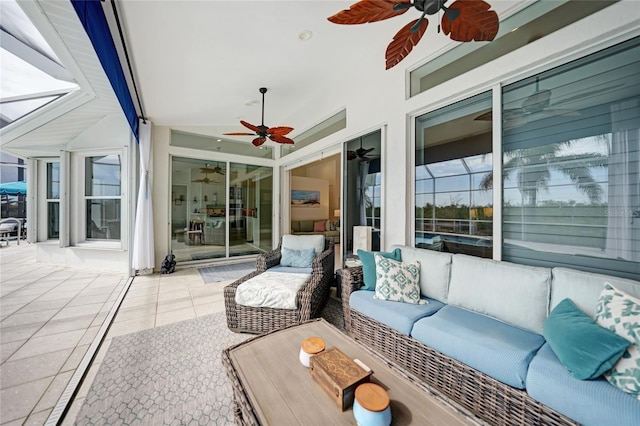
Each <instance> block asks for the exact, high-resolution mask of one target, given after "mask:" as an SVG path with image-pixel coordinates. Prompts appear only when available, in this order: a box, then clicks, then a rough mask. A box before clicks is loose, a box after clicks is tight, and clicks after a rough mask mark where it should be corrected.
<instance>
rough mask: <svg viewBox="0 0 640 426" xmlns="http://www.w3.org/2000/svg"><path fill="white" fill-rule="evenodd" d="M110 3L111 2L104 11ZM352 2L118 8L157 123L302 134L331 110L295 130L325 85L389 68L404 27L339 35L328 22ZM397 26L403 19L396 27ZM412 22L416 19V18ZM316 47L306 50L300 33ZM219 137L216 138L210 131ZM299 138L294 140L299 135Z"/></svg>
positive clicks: (350, 29)
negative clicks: (389, 49)
mask: <svg viewBox="0 0 640 426" xmlns="http://www.w3.org/2000/svg"><path fill="white" fill-rule="evenodd" d="M107 3H108V2H107ZM352 3H353V2H352V1H299V0H298V1H117V2H116V5H117V8H118V13H119V15H120V18H121V21H122V23H123V26H124V32H125V36H126V44H127V48H128V50H129V55H130V57H131V58H133V60H132V62H133V64H132V66H133V69H134V72H135V78H136V81H137V83H138V86H139V90H140V92H141V98H142V103H143V109H144V113H145V115H146V116H147V117H149V118H150V119H151V120H152V122H154V124H158V125H172V126H213V127H219V129H218V131H221V132H224V131H239V130H241V129H244V128H243V127H241V126H240V124H239V123H238V121H239V120H240V119H244V120H246V121H249V122H251V123H253V124H256V125H257V124H260V118H261V117H260V116H261V112H260V108H261V102H260V99H261V95H260V93H259V91H258V89H259V88H260V87H267V89H268V92H267V94H266V97H265V105H266V107H265V124H266V125H267V126H280V125H289V126H292V127H294V128H295V129H297V131H302V130H303V129H304V128H306V127H308V126H310V125H311V124H315V123H316V122H318V121H320V120H321V119H322V118H324V116H326V114H327V113H328V111H318V112H317V114H315V115H314V114H311V115H309V116H308V117H307V119H308V122H306V123H303V122H300V121H298V122H291V117H293V116H294V115H295V114H294V112H295V111H296V110H297V109H298V108H299V107H300V104H302V103H307V101H308V100H309V99H314V98H316V97H321V96H322V95H323V93H324V92H326V89H327V87H328V86H331V85H336V84H346V85H348V84H350V83H351V82H354V81H356V80H357V79H358V78H359V74H360V73H362V72H367V70H373V69H378V70H380V69H384V51H385V49H386V45H387V44H388V43H389V42H390V41H391V39H392V37H393V34H395V32H396V31H398V30H399V29H400V28H401V27H402V26H403V25H404V21H407V22H408V19H407V18H405V19H401V20H400V21H396V20H395V19H393V20H388V21H386V22H379V23H376V24H368V25H360V26H341V25H336V24H333V23H331V22H329V21H328V20H327V17H329V16H331V15H333V14H335V13H337V12H338V11H340V10H342V9H344V8H348V7H349V5H350V4H352ZM396 19H400V18H396ZM414 19H415V18H414ZM305 30H310V31H311V32H312V33H313V36H312V38H311V39H309V40H307V41H302V40H300V38H299V35H300V33H301V32H303V31H305ZM210 131H214V132H215V129H213V130H212V129H210ZM295 133H296V132H295V131H294V133H293V134H295Z"/></svg>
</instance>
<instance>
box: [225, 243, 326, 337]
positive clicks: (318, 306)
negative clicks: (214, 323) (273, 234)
mask: <svg viewBox="0 0 640 426" xmlns="http://www.w3.org/2000/svg"><path fill="white" fill-rule="evenodd" d="M281 250H282V238H280V242H279V244H278V247H276V248H275V249H274V250H271V251H270V252H267V253H262V254H260V255H258V258H257V259H256V270H255V271H254V272H252V273H250V274H249V275H246V276H244V277H242V278H240V279H239V280H237V281H235V282H233V283H232V284H229V285H228V286H226V287H225V288H224V305H225V311H226V314H227V326H228V327H229V329H230V330H231V331H234V332H236V333H253V334H262V333H267V332H269V331H272V330H275V329H279V328H283V327H287V326H290V325H294V324H299V323H301V322H303V321H307V320H309V319H311V318H317V317H319V316H320V312H321V311H322V308H323V307H324V305H325V303H326V302H327V299H328V297H329V293H330V289H331V283H332V282H333V279H334V274H335V254H334V242H333V238H325V247H324V251H323V252H322V253H321V254H320V255H318V256H316V258H315V259H313V263H312V265H311V266H312V270H313V272H312V273H311V278H310V279H309V280H308V281H307V283H306V284H305V285H304V287H303V288H302V289H301V290H299V291H298V293H297V296H296V302H297V309H276V308H256V307H251V306H244V305H238V304H237V303H236V289H237V288H238V285H240V284H241V283H243V282H245V281H247V280H248V279H250V278H253V277H255V276H256V275H258V274H261V273H262V272H264V271H266V270H267V269H269V268H272V267H274V266H276V265H279V264H280V259H281V258H282V251H281Z"/></svg>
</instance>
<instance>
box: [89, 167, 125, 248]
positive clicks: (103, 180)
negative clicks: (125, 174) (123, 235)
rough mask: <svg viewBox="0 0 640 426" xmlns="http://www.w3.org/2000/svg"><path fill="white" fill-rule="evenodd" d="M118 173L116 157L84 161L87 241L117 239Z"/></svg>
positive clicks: (118, 217)
mask: <svg viewBox="0 0 640 426" xmlns="http://www.w3.org/2000/svg"><path fill="white" fill-rule="evenodd" d="M120 170H121V161H120V156H119V155H116V154H112V155H105V156H99V157H87V158H86V159H85V200H86V236H87V240H120V226H121V224H120V223H121V222H120V216H121V214H120V210H121V209H120V205H121V196H120V184H121V176H120V173H121V171H120Z"/></svg>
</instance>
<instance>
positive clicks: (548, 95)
mask: <svg viewBox="0 0 640 426" xmlns="http://www.w3.org/2000/svg"><path fill="white" fill-rule="evenodd" d="M539 80H540V79H539V77H536V87H535V90H534V92H533V93H532V94H531V95H529V96H527V97H526V98H525V99H524V101H522V104H521V106H520V108H506V109H504V110H503V111H502V116H503V117H502V119H503V127H504V128H505V129H512V128H515V127H519V126H523V125H525V124H527V123H530V122H532V121H536V120H541V119H543V118H549V117H556V116H560V115H563V116H570V117H578V116H580V111H578V110H574V109H566V108H558V106H560V105H563V104H568V103H570V102H573V101H576V100H579V99H582V98H588V97H590V96H595V95H599V94H602V93H606V92H608V91H610V90H612V89H615V88H617V87H619V86H621V85H619V84H616V85H610V86H607V87H602V88H595V89H592V90H586V91H582V92H577V93H576V94H574V95H571V96H568V97H564V98H559V99H556V100H554V99H553V98H552V95H553V94H552V91H551V90H549V89H540V81H539ZM492 119H493V113H492V111H487V112H484V113H482V114H480V115H478V116H477V117H476V118H474V120H477V121H491V120H492Z"/></svg>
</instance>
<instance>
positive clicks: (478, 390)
mask: <svg viewBox="0 0 640 426" xmlns="http://www.w3.org/2000/svg"><path fill="white" fill-rule="evenodd" d="M362 285H363V281H362V267H361V266H360V267H355V268H348V269H345V270H343V271H342V300H343V303H342V306H343V312H344V323H345V329H346V331H347V333H348V334H349V335H350V336H352V337H353V338H355V339H356V340H358V341H361V342H362V343H364V344H366V345H368V346H370V347H371V348H373V349H375V350H376V351H378V352H379V353H381V354H383V355H384V356H386V357H388V358H389V359H392V360H393V361H395V362H396V363H398V364H400V365H401V366H403V367H404V368H406V369H407V370H409V371H410V372H412V373H413V374H415V375H416V376H418V377H420V378H421V379H423V380H424V381H425V382H427V383H428V384H429V385H431V386H433V387H434V388H435V389H437V390H438V391H440V392H442V393H444V394H445V395H447V396H448V397H450V398H451V399H453V400H454V401H456V402H457V403H458V404H460V405H461V406H463V407H464V408H467V409H468V410H470V411H471V412H472V413H473V414H475V415H477V416H478V417H480V418H481V419H483V420H485V421H487V422H488V423H490V424H494V425H542V424H543V425H576V424H577V423H575V422H574V421H572V420H571V419H569V418H567V417H565V416H563V415H562V414H560V413H558V412H556V411H554V410H552V409H551V408H549V407H547V406H546V405H544V404H541V403H540V402H538V401H536V400H534V399H533V398H531V397H530V396H529V395H528V394H527V392H526V391H525V390H522V389H516V388H513V387H511V386H508V385H505V384H504V383H502V382H499V381H498V380H495V379H494V378H492V377H490V376H487V375H486V374H483V373H481V372H479V371H477V370H475V369H473V368H471V367H469V366H467V365H466V364H463V363H461V362H459V361H457V360H455V359H453V358H450V357H448V356H446V355H444V354H442V353H440V352H438V351H436V350H434V349H432V348H429V347H428V346H425V345H424V344H422V343H420V342H418V341H417V340H415V339H414V338H412V337H410V336H407V335H405V334H402V333H399V332H398V331H396V330H394V329H392V328H390V327H388V326H386V325H384V324H381V323H380V322H378V321H375V320H373V319H371V318H369V317H368V316H366V315H363V314H362V313H360V312H358V311H356V310H355V309H350V307H349V296H350V295H351V293H352V292H353V291H355V290H358V289H359V288H360V287H362Z"/></svg>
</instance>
